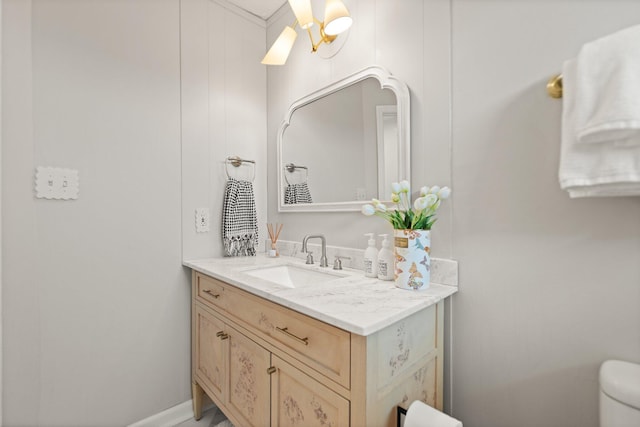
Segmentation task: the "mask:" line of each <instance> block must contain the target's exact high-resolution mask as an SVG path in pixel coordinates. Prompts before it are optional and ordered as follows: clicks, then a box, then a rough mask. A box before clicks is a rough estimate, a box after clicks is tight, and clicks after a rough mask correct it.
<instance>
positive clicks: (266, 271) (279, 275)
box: [244, 264, 344, 288]
mask: <svg viewBox="0 0 640 427" xmlns="http://www.w3.org/2000/svg"><path fill="white" fill-rule="evenodd" d="M244 273H245V274H248V275H249V276H253V277H257V278H259V279H262V280H266V281H269V282H273V283H277V284H279V285H282V286H287V287H289V288H300V287H304V286H309V285H315V284H318V283H323V282H329V281H331V280H336V279H339V278H341V277H344V276H343V275H341V274H339V273H334V272H332V271H318V270H312V269H310V268H305V267H302V266H297V265H291V264H284V265H282V264H281V265H273V266H268V267H258V268H254V269H250V270H245V271H244Z"/></svg>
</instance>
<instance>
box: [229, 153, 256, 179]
mask: <svg viewBox="0 0 640 427" xmlns="http://www.w3.org/2000/svg"><path fill="white" fill-rule="evenodd" d="M243 163H251V164H252V165H253V175H252V176H251V182H253V181H254V180H255V179H256V162H255V160H246V159H241V158H240V157H238V156H229V157H227V158H226V159H225V160H224V171H225V172H226V174H227V179H231V175H230V174H229V165H231V166H233V167H236V168H239V167H240V166H242V164H243Z"/></svg>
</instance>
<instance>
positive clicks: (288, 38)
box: [262, 27, 298, 65]
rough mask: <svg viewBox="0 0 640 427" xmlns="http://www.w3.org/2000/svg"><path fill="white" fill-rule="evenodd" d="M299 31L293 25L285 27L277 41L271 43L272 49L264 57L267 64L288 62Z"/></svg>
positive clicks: (263, 61) (263, 59) (263, 60)
mask: <svg viewBox="0 0 640 427" xmlns="http://www.w3.org/2000/svg"><path fill="white" fill-rule="evenodd" d="M296 37H298V33H296V30H294V29H293V28H291V27H284V30H282V32H281V33H280V35H279V36H278V38H277V39H276V41H275V42H274V43H273V45H271V49H269V51H268V52H267V54H266V55H265V56H264V58H262V63H263V64H265V65H283V64H284V63H285V62H287V58H288V57H289V53H290V52H291V48H292V47H293V43H294V42H295V41H296Z"/></svg>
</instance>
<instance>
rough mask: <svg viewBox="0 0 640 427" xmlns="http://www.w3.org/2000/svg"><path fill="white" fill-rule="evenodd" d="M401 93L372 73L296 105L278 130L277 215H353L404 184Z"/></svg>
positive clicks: (405, 124) (404, 101) (405, 129)
mask: <svg viewBox="0 0 640 427" xmlns="http://www.w3.org/2000/svg"><path fill="white" fill-rule="evenodd" d="M409 108H410V98H409V89H408V87H407V85H406V84H405V83H404V82H402V81H400V80H398V79H397V78H395V77H394V76H392V75H391V74H390V73H389V72H388V71H386V70H385V69H383V68H381V67H378V66H371V67H368V68H365V69H364V70H362V71H359V72H357V73H355V74H352V75H350V76H348V77H346V78H344V79H342V80H339V81H337V82H335V83H332V84H330V85H329V86H326V87H324V88H322V89H319V90H317V91H315V92H313V93H311V94H309V95H307V96H305V97H303V98H301V99H299V100H297V101H295V102H294V103H293V104H292V105H291V106H290V107H289V109H288V110H287V112H286V113H285V118H284V120H283V122H282V125H281V126H280V128H279V130H278V139H277V150H278V152H277V157H278V161H277V165H278V168H279V171H278V174H277V176H278V199H279V203H278V210H279V211H280V212H319V211H322V212H332V211H333V212H337V211H357V210H360V209H361V207H362V205H363V204H364V203H368V202H370V201H371V199H372V198H378V199H381V200H384V199H386V198H388V197H389V195H390V191H391V190H390V185H391V183H392V182H394V181H400V180H402V179H409V177H410V170H409V168H410V111H409Z"/></svg>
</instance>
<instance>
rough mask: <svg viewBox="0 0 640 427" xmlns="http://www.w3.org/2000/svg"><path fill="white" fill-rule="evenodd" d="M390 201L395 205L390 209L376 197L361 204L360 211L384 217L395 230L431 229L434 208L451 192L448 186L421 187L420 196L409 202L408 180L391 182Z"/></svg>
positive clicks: (434, 220)
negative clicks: (369, 201) (393, 208)
mask: <svg viewBox="0 0 640 427" xmlns="http://www.w3.org/2000/svg"><path fill="white" fill-rule="evenodd" d="M391 191H392V193H391V201H392V202H393V203H394V204H395V205H396V209H395V210H390V209H388V208H387V206H386V205H385V204H384V203H382V202H380V200H378V199H372V201H371V204H366V205H363V206H362V213H363V214H365V215H367V216H372V215H376V216H379V217H381V218H384V219H386V220H387V221H389V222H390V223H391V225H392V226H393V228H394V229H396V230H431V227H432V226H433V224H434V223H435V222H436V219H437V218H436V210H438V208H439V207H440V202H441V201H442V200H445V199H447V198H448V197H449V195H450V194H451V190H450V189H449V187H442V188H440V187H438V186H437V185H434V186H433V187H422V188H421V189H420V197H418V198H417V199H416V200H415V201H414V202H413V206H412V204H411V185H410V184H409V181H401V182H399V183H398V182H394V183H393V184H391Z"/></svg>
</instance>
